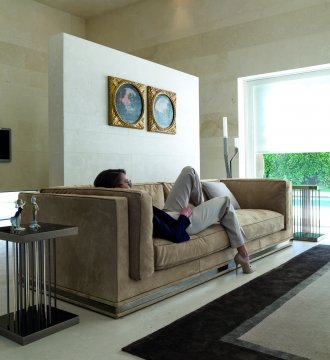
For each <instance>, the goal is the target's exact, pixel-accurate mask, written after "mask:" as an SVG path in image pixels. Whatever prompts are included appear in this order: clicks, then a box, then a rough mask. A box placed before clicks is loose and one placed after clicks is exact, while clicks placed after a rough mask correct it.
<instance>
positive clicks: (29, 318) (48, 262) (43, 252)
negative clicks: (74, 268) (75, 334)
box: [0, 223, 79, 345]
mask: <svg viewBox="0 0 330 360" xmlns="http://www.w3.org/2000/svg"><path fill="white" fill-rule="evenodd" d="M39 225H40V228H39V229H37V230H32V229H30V228H29V226H28V225H26V226H25V230H23V231H19V232H14V231H13V229H12V227H11V226H5V227H0V240H4V241H6V287H7V289H6V292H7V313H6V314H4V315H2V316H0V335H2V336H4V337H7V338H9V339H11V340H13V341H16V342H17V343H19V344H21V345H26V344H29V343H31V342H33V341H35V340H38V339H41V338H43V337H45V336H47V335H50V334H53V333H55V332H57V331H60V330H62V329H65V328H67V327H69V326H72V325H75V324H78V323H79V316H78V315H75V314H71V313H69V312H67V311H64V310H61V309H58V308H57V301H56V239H57V238H59V237H64V236H70V235H77V234H78V228H77V227H73V226H65V225H57V224H46V223H39ZM22 226H23V227H24V225H22ZM9 243H12V244H11V245H12V249H11V250H10V246H9V245H10V244H9Z"/></svg>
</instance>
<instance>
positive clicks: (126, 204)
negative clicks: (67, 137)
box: [20, 179, 292, 318]
mask: <svg viewBox="0 0 330 360" xmlns="http://www.w3.org/2000/svg"><path fill="white" fill-rule="evenodd" d="M223 182H224V183H225V184H226V185H227V187H228V188H229V189H230V191H231V192H232V193H233V194H234V196H235V197H236V199H237V201H238V202H239V205H240V207H241V208H240V209H238V210H237V215H238V218H239V221H240V223H241V225H242V228H243V230H244V232H245V235H246V237H247V247H248V249H249V251H250V253H251V254H252V258H253V257H257V256H260V255H264V253H265V251H275V250H278V249H279V248H281V247H283V246H288V245H289V244H290V241H289V240H290V239H291V238H292V219H291V207H292V205H291V183H290V182H288V181H286V180H270V179H226V180H223ZM171 186H172V185H171V184H169V183H150V184H139V185H134V186H133V189H132V190H122V189H105V188H94V187H92V186H77V187H56V188H48V189H42V190H41V191H40V193H36V194H34V195H36V196H37V202H38V205H39V208H40V211H39V214H38V221H39V222H50V223H58V224H66V225H75V226H78V227H79V235H78V236H73V237H66V238H63V239H61V240H60V241H57V285H58V289H57V293H58V295H59V297H61V298H62V299H65V300H67V301H69V302H72V303H75V304H78V305H80V306H83V307H86V308H89V309H92V310H95V311H98V312H100V313H103V314H106V315H109V316H112V317H115V318H117V317H121V316H123V315H126V314H128V313H130V312H132V311H135V310H137V309H139V308H142V307H145V306H147V305H150V304H152V303H154V302H156V301H160V300H162V299H164V298H166V297H169V296H171V295H173V294H175V293H177V292H181V291H183V290H185V289H187V288H190V287H192V286H195V285H197V284H199V283H202V282H205V281H207V280H209V279H211V278H213V277H216V276H219V275H220V274H222V273H223V272H225V271H228V269H230V268H233V261H232V260H233V256H234V255H235V253H236V251H235V250H234V249H232V248H230V246H229V242H228V238H227V234H226V232H225V231H224V229H223V227H222V226H221V225H219V224H214V225H212V226H211V227H209V228H208V229H206V230H204V231H202V232H201V233H199V234H197V235H195V236H192V237H191V239H190V240H189V241H187V242H183V243H180V244H175V243H172V242H170V241H167V240H164V239H156V238H153V237H152V205H155V206H158V207H160V208H162V207H163V205H164V200H165V198H166V196H167V194H168V191H169V189H170V188H171ZM31 195H32V194H31V193H21V194H20V198H22V199H23V200H25V201H26V204H27V205H26V207H25V209H24V212H23V223H28V222H29V221H30V219H29V216H30V211H29V209H28V206H29V204H30V197H31ZM241 276H248V275H241Z"/></svg>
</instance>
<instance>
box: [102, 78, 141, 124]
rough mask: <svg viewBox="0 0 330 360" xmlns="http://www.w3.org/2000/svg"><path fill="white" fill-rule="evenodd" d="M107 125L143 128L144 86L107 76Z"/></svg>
mask: <svg viewBox="0 0 330 360" xmlns="http://www.w3.org/2000/svg"><path fill="white" fill-rule="evenodd" d="M108 82H109V125H113V126H122V127H130V128H135V129H143V128H144V99H145V86H144V85H142V84H139V83H136V82H133V81H128V80H124V79H119V78H115V77H111V76H109V78H108Z"/></svg>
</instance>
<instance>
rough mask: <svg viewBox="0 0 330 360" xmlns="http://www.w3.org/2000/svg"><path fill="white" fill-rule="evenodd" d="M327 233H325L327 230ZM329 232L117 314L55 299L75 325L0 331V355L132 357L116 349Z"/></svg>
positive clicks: (1, 285) (28, 358)
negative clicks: (250, 269)
mask: <svg viewBox="0 0 330 360" xmlns="http://www.w3.org/2000/svg"><path fill="white" fill-rule="evenodd" d="M329 235H330V234H329ZM328 239H330V236H328V237H327V238H326V239H324V240H322V241H319V242H318V243H308V242H300V241H294V242H293V246H291V247H289V248H286V249H284V250H282V251H280V252H277V253H275V254H272V255H270V256H267V257H265V258H263V259H261V260H258V261H256V262H255V263H254V264H255V265H256V267H257V271H256V272H255V273H253V274H251V275H245V274H242V273H239V275H238V276H237V277H236V276H235V272H230V273H228V274H226V275H224V276H221V277H219V278H217V279H214V280H211V281H209V282H207V283H205V284H203V285H200V286H198V287H195V288H193V289H191V290H188V291H186V292H184V293H182V294H179V295H176V296H174V297H172V298H169V299H167V300H164V301H162V302H160V303H158V304H155V305H152V306H149V307H148V308H146V309H143V310H140V311H138V312H136V313H133V314H130V315H128V316H126V317H124V318H122V319H118V320H114V319H112V318H109V317H106V316H103V315H99V314H97V313H94V312H91V311H88V310H84V309H82V308H79V307H76V306H73V305H70V304H67V303H65V302H59V307H61V308H62V309H64V310H68V311H70V312H73V313H75V314H78V315H79V316H80V324H78V325H74V326H72V327H70V328H68V329H65V330H63V331H60V332H58V333H56V334H53V335H50V336H48V337H46V338H43V339H41V340H38V341H36V342H34V343H31V344H29V345H26V346H21V345H18V344H16V343H15V342H12V341H10V340H8V339H6V338H4V337H1V336H0V359H1V360H23V359H24V360H32V359H33V360H37V359H43V360H46V359H47V360H52V359H56V360H59V359H65V360H74V359H79V360H85V359H86V360H94V359H95V360H99V359H109V360H122V359H123V360H124V359H136V357H135V356H131V355H129V354H126V353H124V352H122V351H121V350H120V349H121V348H122V347H123V346H124V345H127V344H129V343H131V342H132V341H135V340H137V339H139V338H141V337H143V336H145V335H147V334H149V333H152V332H153V331H155V330H157V329H159V328H161V327H163V326H165V325H166V324H168V323H170V322H172V321H174V320H176V319H177V318H179V317H181V316H183V315H185V314H187V313H189V312H191V311H193V310H195V309H197V308H199V307H200V306H202V305H204V304H206V303H208V302H210V301H212V300H213V299H216V298H218V297H219V296H221V295H223V294H225V293H227V292H229V291H230V290H232V289H234V288H236V287H238V286H240V285H242V284H244V283H245V282H248V281H250V280H252V279H253V278H255V277H257V276H260V275H261V274H263V273H265V272H267V271H269V270H271V269H272V268H274V267H276V266H278V265H280V264H282V263H283V262H286V261H287V260H289V259H290V258H292V257H293V256H295V255H297V254H299V253H300V252H302V251H305V250H307V249H309V248H310V247H312V246H315V245H317V244H327V245H330V241H329V240H328ZM4 244H5V243H4V242H3V241H0V289H1V292H0V301H1V302H0V313H1V314H3V313H4V312H5V294H4V293H3V291H2V289H5V278H4V274H5V272H4V270H5V269H4V260H5V259H4V251H5V246H4Z"/></svg>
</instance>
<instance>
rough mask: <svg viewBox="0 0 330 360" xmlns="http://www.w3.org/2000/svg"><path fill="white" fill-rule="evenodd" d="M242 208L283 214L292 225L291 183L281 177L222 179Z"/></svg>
mask: <svg viewBox="0 0 330 360" xmlns="http://www.w3.org/2000/svg"><path fill="white" fill-rule="evenodd" d="M221 181H222V182H223V183H225V184H226V186H227V187H228V188H229V190H230V191H231V192H232V193H233V194H234V196H235V198H236V199H237V201H238V203H239V205H240V207H241V208H242V209H265V210H272V211H276V212H279V213H281V214H283V215H284V219H285V229H288V228H290V227H292V183H291V182H290V181H288V180H282V179H224V180H221Z"/></svg>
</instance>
